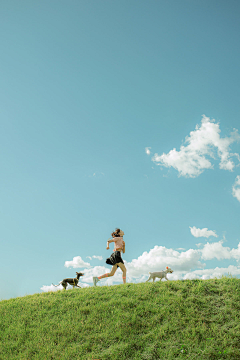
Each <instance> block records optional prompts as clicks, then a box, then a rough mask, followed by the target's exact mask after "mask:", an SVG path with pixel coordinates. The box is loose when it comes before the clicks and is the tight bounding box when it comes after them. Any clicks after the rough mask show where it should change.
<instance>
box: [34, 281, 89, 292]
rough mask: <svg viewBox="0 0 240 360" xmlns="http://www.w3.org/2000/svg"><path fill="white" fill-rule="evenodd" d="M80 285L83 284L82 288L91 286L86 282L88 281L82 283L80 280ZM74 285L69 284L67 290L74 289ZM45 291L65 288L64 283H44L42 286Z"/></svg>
mask: <svg viewBox="0 0 240 360" xmlns="http://www.w3.org/2000/svg"><path fill="white" fill-rule="evenodd" d="M78 285H79V286H81V288H86V287H89V286H90V285H88V284H86V283H82V282H79V283H78ZM72 288H73V287H72V286H71V285H69V284H68V285H67V290H70V289H72ZM40 289H41V290H42V291H43V292H49V291H58V290H63V289H64V288H63V286H62V285H59V286H57V287H56V286H54V285H43V286H42V287H41V288H40ZM75 289H76V288H75Z"/></svg>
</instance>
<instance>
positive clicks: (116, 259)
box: [106, 251, 124, 266]
mask: <svg viewBox="0 0 240 360" xmlns="http://www.w3.org/2000/svg"><path fill="white" fill-rule="evenodd" d="M117 263H122V264H124V262H123V259H122V257H121V251H114V252H113V253H112V255H111V256H110V257H109V258H108V259H107V260H106V264H108V265H112V266H113V265H116V264H117Z"/></svg>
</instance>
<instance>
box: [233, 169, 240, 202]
mask: <svg viewBox="0 0 240 360" xmlns="http://www.w3.org/2000/svg"><path fill="white" fill-rule="evenodd" d="M232 194H233V196H234V197H235V198H237V200H238V201H240V176H239V175H238V176H237V177H236V180H235V183H234V185H233V187H232Z"/></svg>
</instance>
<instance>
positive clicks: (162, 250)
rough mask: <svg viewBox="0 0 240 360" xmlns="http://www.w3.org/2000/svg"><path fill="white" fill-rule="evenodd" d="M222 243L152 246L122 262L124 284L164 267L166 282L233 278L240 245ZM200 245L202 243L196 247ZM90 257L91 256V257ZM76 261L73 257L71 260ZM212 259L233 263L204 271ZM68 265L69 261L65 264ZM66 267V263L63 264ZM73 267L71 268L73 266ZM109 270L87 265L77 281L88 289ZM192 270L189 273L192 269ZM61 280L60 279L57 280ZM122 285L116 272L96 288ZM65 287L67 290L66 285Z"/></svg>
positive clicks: (45, 288) (51, 288)
mask: <svg viewBox="0 0 240 360" xmlns="http://www.w3.org/2000/svg"><path fill="white" fill-rule="evenodd" d="M223 243H224V240H220V241H218V242H214V243H209V242H207V243H206V244H204V245H203V247H202V248H201V249H200V248H198V249H188V250H186V251H177V250H174V249H171V248H170V249H169V248H166V247H165V246H158V245H155V246H154V248H153V249H150V250H149V251H144V252H143V254H142V255H140V256H139V257H138V258H137V259H133V260H132V261H130V262H128V261H124V262H125V265H126V268H127V282H129V283H136V282H144V281H146V280H147V278H148V273H149V272H153V271H160V270H163V269H165V267H166V266H170V267H171V268H172V269H173V270H174V272H173V273H172V274H168V278H169V280H186V279H203V280H206V279H211V278H215V277H217V278H219V277H221V276H222V275H227V274H228V273H231V275H233V276H238V275H240V266H239V265H238V263H239V262H240V242H239V243H238V246H237V248H232V249H231V248H229V247H228V246H223ZM196 245H199V246H200V245H202V244H196ZM92 257H93V256H92ZM76 258H77V259H78V258H80V256H76V257H75V258H74V259H76ZM212 259H216V260H218V261H222V260H233V261H236V262H237V264H236V265H233V264H231V265H229V266H228V267H222V268H221V267H219V266H217V267H215V268H214V269H212V268H209V269H205V267H206V264H205V263H204V261H206V260H212ZM69 263H70V262H69ZM65 264H66V262H65ZM76 264H77V262H74V261H73V262H72V267H75V268H76V267H77V266H76ZM73 265H74V266H73ZM79 265H80V266H79V268H81V269H82V268H84V262H83V261H82V262H79ZM110 269H111V267H110V266H109V267H107V266H105V264H104V265H102V266H91V265H90V266H87V267H85V268H84V269H82V271H83V272H84V276H83V277H82V278H81V282H80V283H79V285H80V286H81V287H89V286H92V278H93V276H100V275H102V274H105V273H108V272H110ZM192 269H193V270H192ZM61 280H62V279H61ZM121 283H122V272H121V270H120V269H118V270H117V271H116V273H115V275H114V276H113V277H111V278H106V279H102V280H101V282H100V283H98V285H100V286H101V285H113V284H121ZM61 288H62V287H61V286H59V287H58V288H56V287H54V286H53V285H50V286H48V285H43V286H42V288H41V290H42V291H44V292H46V291H57V290H59V289H61ZM68 288H71V286H69V287H68Z"/></svg>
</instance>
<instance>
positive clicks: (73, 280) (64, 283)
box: [52, 272, 84, 290]
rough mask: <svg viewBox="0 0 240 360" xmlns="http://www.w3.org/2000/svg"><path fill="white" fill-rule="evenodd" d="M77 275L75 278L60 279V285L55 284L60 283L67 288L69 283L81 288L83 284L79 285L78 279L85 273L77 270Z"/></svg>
mask: <svg viewBox="0 0 240 360" xmlns="http://www.w3.org/2000/svg"><path fill="white" fill-rule="evenodd" d="M76 274H77V276H76V277H75V278H74V279H71V278H70V279H63V280H62V281H60V283H59V284H58V285H54V284H52V285H54V286H59V285H62V286H63V287H64V289H65V290H66V289H67V284H69V285H72V286H73V288H74V287H75V286H77V287H79V288H81V286H79V285H78V281H79V278H80V276H83V275H84V274H83V273H80V272H76Z"/></svg>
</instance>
